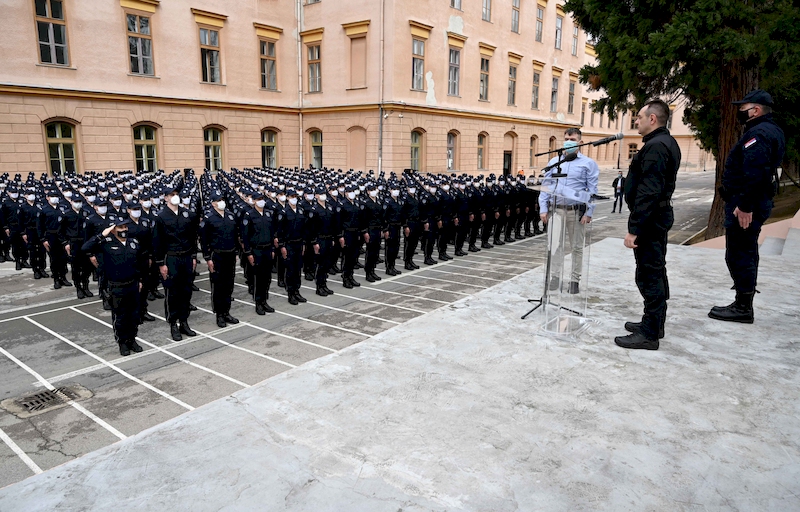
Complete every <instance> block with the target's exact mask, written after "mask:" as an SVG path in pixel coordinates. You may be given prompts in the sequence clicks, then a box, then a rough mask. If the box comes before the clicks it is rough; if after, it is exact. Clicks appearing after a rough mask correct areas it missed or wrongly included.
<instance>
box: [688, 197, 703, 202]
mask: <svg viewBox="0 0 800 512" xmlns="http://www.w3.org/2000/svg"><path fill="white" fill-rule="evenodd" d="M699 200H700V198H699V197H690V198H689V199H687V200H686V201H684V202H686V203H694V202H695V201H699Z"/></svg>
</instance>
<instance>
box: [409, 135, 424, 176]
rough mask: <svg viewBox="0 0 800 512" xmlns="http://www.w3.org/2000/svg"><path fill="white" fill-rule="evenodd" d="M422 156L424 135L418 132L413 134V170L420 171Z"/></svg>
mask: <svg viewBox="0 0 800 512" xmlns="http://www.w3.org/2000/svg"><path fill="white" fill-rule="evenodd" d="M421 154H422V134H421V133H420V132H418V131H416V130H414V131H413V132H411V170H414V171H419V170H420V168H419V165H420V155H421Z"/></svg>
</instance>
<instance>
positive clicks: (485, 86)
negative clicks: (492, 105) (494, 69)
mask: <svg viewBox="0 0 800 512" xmlns="http://www.w3.org/2000/svg"><path fill="white" fill-rule="evenodd" d="M479 94H480V96H479V98H480V99H482V100H484V101H489V58H488V57H481V83H480V93H479Z"/></svg>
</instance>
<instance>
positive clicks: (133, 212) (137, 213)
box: [131, 210, 142, 219]
mask: <svg viewBox="0 0 800 512" xmlns="http://www.w3.org/2000/svg"><path fill="white" fill-rule="evenodd" d="M141 216H142V210H131V218H132V219H138V218H139V217H141Z"/></svg>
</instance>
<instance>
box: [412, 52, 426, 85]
mask: <svg viewBox="0 0 800 512" xmlns="http://www.w3.org/2000/svg"><path fill="white" fill-rule="evenodd" d="M411 45H412V54H413V55H412V57H411V88H412V89H415V90H417V91H422V90H424V89H425V82H424V80H425V41H421V40H419V39H413V40H412V43H411Z"/></svg>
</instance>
